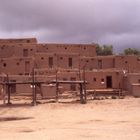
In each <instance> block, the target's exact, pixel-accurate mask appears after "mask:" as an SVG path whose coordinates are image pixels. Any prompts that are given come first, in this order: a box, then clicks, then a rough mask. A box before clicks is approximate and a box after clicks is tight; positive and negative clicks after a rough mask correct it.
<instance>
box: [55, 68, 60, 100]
mask: <svg viewBox="0 0 140 140" xmlns="http://www.w3.org/2000/svg"><path fill="white" fill-rule="evenodd" d="M57 74H58V71H57V70H56V102H58V96H59V83H58V75H57Z"/></svg>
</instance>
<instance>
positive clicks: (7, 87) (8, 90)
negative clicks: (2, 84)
mask: <svg viewBox="0 0 140 140" xmlns="http://www.w3.org/2000/svg"><path fill="white" fill-rule="evenodd" d="M6 90H7V92H8V93H7V95H8V101H7V104H8V105H10V104H11V102H10V100H11V91H10V84H9V76H8V74H7V84H6Z"/></svg>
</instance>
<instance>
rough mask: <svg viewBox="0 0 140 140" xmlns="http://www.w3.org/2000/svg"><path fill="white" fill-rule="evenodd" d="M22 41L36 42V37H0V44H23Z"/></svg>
mask: <svg viewBox="0 0 140 140" xmlns="http://www.w3.org/2000/svg"><path fill="white" fill-rule="evenodd" d="M23 43H27V44H29V43H32V44H37V39H36V38H20V39H0V44H23Z"/></svg>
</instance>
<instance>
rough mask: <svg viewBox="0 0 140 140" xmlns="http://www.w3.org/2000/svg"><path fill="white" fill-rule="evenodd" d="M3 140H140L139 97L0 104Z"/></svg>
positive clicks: (1, 135)
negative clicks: (33, 104)
mask: <svg viewBox="0 0 140 140" xmlns="http://www.w3.org/2000/svg"><path fill="white" fill-rule="evenodd" d="M23 102H24V101H23ZM26 102H29V101H26ZM0 103H1V104H2V101H0ZM0 139H1V140H140V98H132V97H127V98H125V99H107V100H91V101H88V103H87V104H79V103H78V102H77V103H72V102H70V103H45V104H39V105H37V106H34V107H33V106H30V105H29V104H19V105H18V104H15V105H14V104H13V105H11V106H3V105H0Z"/></svg>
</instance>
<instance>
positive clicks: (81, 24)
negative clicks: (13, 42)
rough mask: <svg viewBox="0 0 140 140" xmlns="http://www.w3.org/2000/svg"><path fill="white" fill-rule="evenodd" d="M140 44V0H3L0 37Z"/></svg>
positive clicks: (119, 45) (122, 45) (0, 2)
mask: <svg viewBox="0 0 140 140" xmlns="http://www.w3.org/2000/svg"><path fill="white" fill-rule="evenodd" d="M21 37H36V38H37V39H38V41H39V42H55V43H93V42H95V43H99V44H112V45H113V47H114V50H115V51H116V52H117V51H120V50H122V49H123V48H125V47H133V48H140V0H0V38H21Z"/></svg>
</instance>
